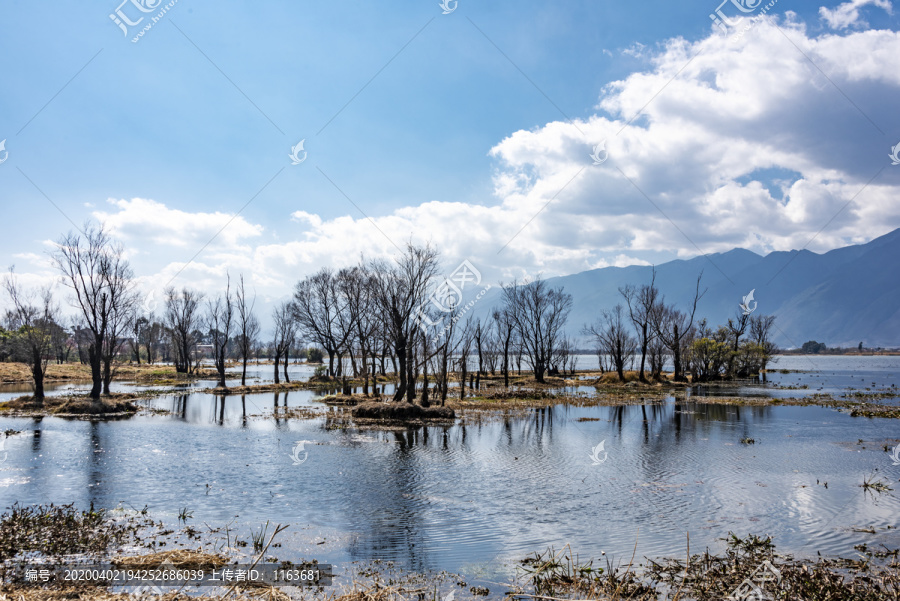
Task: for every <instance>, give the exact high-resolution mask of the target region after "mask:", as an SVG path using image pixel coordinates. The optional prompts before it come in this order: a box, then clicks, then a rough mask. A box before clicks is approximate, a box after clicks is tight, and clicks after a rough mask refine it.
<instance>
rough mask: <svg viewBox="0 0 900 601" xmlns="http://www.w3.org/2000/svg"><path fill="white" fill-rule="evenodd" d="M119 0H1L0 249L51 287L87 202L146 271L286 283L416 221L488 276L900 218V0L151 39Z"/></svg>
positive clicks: (286, 5) (429, 15)
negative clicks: (764, 11) (302, 153)
mask: <svg viewBox="0 0 900 601" xmlns="http://www.w3.org/2000/svg"><path fill="white" fill-rule="evenodd" d="M142 1H143V2H144V5H145V6H146V5H148V4H149V6H151V7H154V6H155V5H156V4H157V3H158V2H157V0H142ZM135 2H136V3H140V2H139V0H135ZM751 4H752V0H751ZM855 4H858V5H859V6H858V7H857V6H854V5H855ZM164 5H165V4H163V5H162V6H164ZM451 5H452V3H451ZM839 5H840V7H839ZM117 6H118V2H117V1H116V0H113V1H112V2H110V3H109V4H108V5H107V4H105V3H103V2H95V3H91V5H90V6H85V5H84V3H75V2H68V1H58V2H44V3H34V2H25V1H24V0H20V1H6V2H3V3H2V4H0V48H2V54H3V56H4V57H5V60H4V61H3V62H2V64H0V74H2V81H3V86H2V90H3V93H2V94H0V139H3V138H6V150H7V151H8V152H9V156H8V160H7V161H5V162H4V163H3V164H0V198H2V206H3V215H4V217H5V220H6V223H7V227H6V231H5V234H6V235H5V236H4V237H3V239H2V240H0V247H2V248H0V253H2V256H3V258H4V259H5V260H6V262H7V263H8V264H11V263H15V264H16V266H17V271H18V272H20V273H24V274H25V275H26V276H28V277H31V278H32V279H33V281H35V282H37V281H39V280H40V279H41V278H47V277H48V276H49V274H50V273H51V272H50V270H49V267H48V266H47V264H46V258H45V253H46V251H47V249H48V248H49V244H48V243H49V241H52V240H54V239H57V238H58V237H59V236H60V234H62V233H64V232H66V231H67V230H70V229H72V227H73V226H72V223H71V222H74V223H75V224H76V225H79V226H80V225H81V224H82V223H83V222H84V221H85V220H86V219H89V218H94V219H98V218H99V219H103V220H105V221H107V223H108V225H109V227H110V228H111V229H112V231H113V232H114V233H115V234H116V235H117V236H118V237H119V238H120V239H121V240H122V241H123V242H124V243H125V245H126V247H127V248H128V249H129V253H130V257H131V260H132V262H133V264H134V266H135V269H136V272H137V273H138V275H140V276H141V277H142V278H143V280H142V285H144V286H145V287H151V288H152V287H153V286H157V287H159V286H162V285H164V284H167V283H169V282H172V283H174V284H175V285H195V286H199V287H206V288H210V287H214V286H215V285H216V284H215V282H221V281H222V280H223V277H224V273H225V271H228V272H230V273H232V274H233V275H234V274H236V273H237V272H244V273H246V274H247V275H248V277H251V278H253V281H254V285H255V286H256V287H257V288H258V289H259V290H260V291H261V292H262V293H263V294H266V295H270V296H272V297H277V296H279V295H280V294H285V293H287V292H288V290H289V288H290V286H291V285H292V284H293V282H294V281H296V279H297V278H299V277H300V276H302V275H303V274H305V273H308V272H310V271H313V270H315V269H316V268H318V267H319V266H321V265H323V264H330V265H338V266H340V265H343V264H347V263H348V262H352V261H354V260H356V258H357V257H358V256H359V253H360V252H367V253H369V254H378V253H390V252H392V251H393V250H394V249H393V245H394V244H402V243H403V242H404V241H406V240H413V241H414V242H424V241H431V242H432V243H434V244H435V245H437V246H438V247H439V248H440V249H441V250H442V251H443V252H444V255H445V258H446V259H447V262H448V265H449V266H450V267H452V265H450V264H452V263H454V262H456V263H458V262H459V261H460V260H462V259H463V258H471V259H472V261H473V263H475V264H476V265H478V266H479V268H480V269H482V270H483V271H484V272H485V273H486V274H488V275H489V276H490V277H491V278H492V279H495V278H500V277H507V278H508V277H513V276H521V275H525V274H533V273H536V272H543V273H544V274H545V275H559V274H564V273H572V272H577V271H582V270H584V269H589V268H593V267H602V266H604V265H624V264H629V263H648V262H653V263H658V262H661V261H665V260H670V259H673V258H677V257H688V256H693V255H696V254H698V253H699V252H701V251H702V252H717V251H722V250H727V249H728V248H731V247H733V246H745V247H748V248H751V249H752V250H755V251H756V252H767V251H769V250H773V249H779V250H785V249H788V248H800V247H802V246H804V245H805V244H809V245H810V246H809V247H810V248H811V249H813V250H826V249H828V248H831V247H834V246H840V245H843V244H847V243H851V242H862V241H865V240H867V239H871V238H873V237H876V236H878V235H880V234H883V233H885V232H886V231H889V230H890V229H893V228H896V227H900V213H898V210H897V208H896V205H897V204H898V203H896V201H893V202H892V199H894V198H896V191H897V190H896V186H897V185H898V184H900V177H898V174H900V167H896V169H897V170H898V171H897V172H896V173H895V172H892V171H890V159H889V158H888V156H887V155H888V154H889V152H890V149H891V146H892V145H894V144H897V143H898V142H900V120H898V117H897V115H896V113H897V111H896V98H897V91H898V90H897V88H898V87H900V84H898V81H897V79H896V77H897V76H896V72H897V69H896V63H895V61H896V57H897V56H900V53H894V52H893V51H892V50H891V49H892V48H896V47H897V44H898V40H897V36H896V31H897V29H898V21H897V19H898V15H897V13H896V11H895V10H894V9H893V7H892V5H891V3H890V2H887V0H874V1H864V0H854V1H853V2H847V3H838V2H813V3H811V2H803V3H798V2H790V1H788V0H780V1H779V2H778V3H776V4H775V5H774V7H773V8H772V9H771V12H770V16H769V17H767V18H766V19H764V20H763V21H762V22H760V23H759V24H758V25H757V26H756V27H755V28H754V29H752V30H751V31H749V32H748V33H747V34H746V35H745V36H744V38H743V39H742V40H740V41H733V42H729V41H728V40H727V38H726V37H725V36H722V35H720V34H719V32H717V31H716V30H715V29H714V27H713V25H712V22H711V20H710V18H709V14H710V13H711V12H713V11H714V10H715V9H716V8H717V6H718V2H716V1H707V0H691V1H684V2H670V1H665V2H664V1H644V2H630V3H626V2H611V1H606V0H595V1H593V2H566V3H564V4H561V5H556V4H551V3H546V2H529V1H517V2H507V1H499V2H491V3H476V2H470V1H468V0H459V2H458V4H456V8H455V10H454V11H453V12H452V13H450V14H447V15H444V14H442V9H441V7H440V6H439V2H438V1H437V0H429V1H420V2H392V3H376V2H371V3H358V2H354V3H351V2H340V1H338V2H334V1H332V2H316V1H309V0H307V1H303V2H300V1H284V2H280V1H272V2H266V3H250V2H227V3H225V2H210V1H198V0H179V1H178V2H176V3H175V5H174V6H173V7H172V8H171V9H170V10H169V11H168V12H167V13H166V14H165V15H164V16H163V17H162V18H161V19H160V20H159V22H158V23H156V24H155V25H154V26H153V28H152V29H150V30H149V31H147V32H146V33H145V35H144V36H143V37H142V38H140V39H139V41H138V42H137V43H133V42H132V41H131V39H132V37H133V35H129V36H127V37H126V36H125V35H123V32H122V31H121V30H120V29H119V28H118V27H117V26H116V25H115V24H114V23H113V21H112V20H111V19H110V18H109V15H110V14H111V13H113V12H114V11H115V10H116V8H117ZM162 6H160V7H158V8H157V9H156V10H154V11H153V12H149V13H146V15H144V13H142V12H140V11H139V10H137V9H136V8H135V4H132V2H131V1H130V0H129V1H128V2H126V3H125V4H124V5H123V6H122V11H123V12H124V13H125V14H127V15H129V16H130V17H131V18H133V19H136V18H137V17H138V16H141V15H144V16H145V19H144V22H145V23H146V22H148V21H149V18H150V17H151V16H153V15H155V14H157V12H158V10H159V9H161V8H162ZM823 6H824V8H825V12H824V13H823V12H822V11H821V10H820V8H821V7H823ZM841 7H842V8H841ZM728 8H731V7H730V6H729V7H728ZM828 11H840V12H830V13H829V12H828ZM751 14H755V13H751ZM828 15H831V16H830V17H829V16H828ZM141 25H143V23H142V24H141ZM139 27H140V26H138V27H133V28H131V32H132V33H136V32H137V31H138V30H139ZM785 34H787V35H785ZM779 36H780V37H779ZM788 38H790V39H788ZM404 46H405V48H404ZM401 49H402V50H401ZM873 49H874V50H873ZM699 50H702V53H701V54H700V58H698V59H696V60H695V61H693V62H688V60H687V59H689V58H690V56H692V55H693V54H694V53H695V51H699ZM801 50H802V52H801ZM876 50H877V51H880V52H883V54H878V52H876ZM703 61H706V62H703ZM686 64H688V65H689V66H688V67H687V68H685V65H686ZM680 69H684V70H683V71H680ZM888 72H890V74H888ZM798 73H799V74H801V75H802V74H803V73H805V74H806V75H802V76H801V77H800V79H803V78H806V79H804V81H802V82H799V83H798V79H797V77H796V75H797V74H798ZM769 75H771V79H768V76H769ZM807 80H808V81H807ZM704 90H705V92H704ZM706 92H710V93H716V94H720V95H721V98H718V99H715V98H713V99H709V98H707V99H706V100H704V98H705V96H704V94H705V93H706ZM694 94H697V95H696V96H694ZM756 95H759V98H756ZM707 101H708V102H710V103H711V104H710V106H709V107H706V106H704V102H707ZM648 102H649V105H648V106H647V109H646V110H645V111H644V112H643V113H642V114H641V116H640V117H638V118H637V119H635V120H634V121H633V122H631V123H630V124H629V123H628V122H629V120H630V119H631V117H632V116H634V115H635V114H637V113H638V109H640V108H641V107H643V106H644V105H645V104H647V103H648ZM728 103H730V104H729V105H728V106H725V105H726V104H728ZM743 103H746V106H743ZM710 107H712V108H710ZM735 107H740V108H739V110H738V109H737V108H735ZM570 120H571V121H570ZM767 127H772V128H773V129H772V130H771V131H766V128H767ZM617 132H621V133H617ZM579 136H580V137H581V138H582V139H578V138H579ZM707 136H708V137H707ZM301 139H304V140H305V149H306V151H307V152H308V155H307V160H305V161H304V162H303V163H301V164H300V165H291V161H290V159H289V157H288V155H289V153H290V150H291V147H292V146H294V145H295V144H297V143H298V142H299V141H300V140H301ZM603 139H609V140H610V141H609V142H608V147H609V149H610V161H609V162H607V163H605V164H603V165H600V166H599V169H596V170H593V169H594V167H598V166H594V165H592V164H591V160H590V158H589V156H588V154H589V153H590V152H591V147H592V145H594V144H597V143H599V142H600V141H601V140H603ZM686 144H688V146H685V145H686ZM690 144H692V146H691V145H690ZM732 151H733V152H734V154H735V157H730V156H729V155H730V153H731V152H732ZM707 152H708V153H710V154H709V155H706V153H707ZM741 156H743V157H747V158H746V162H747V164H746V165H741V166H737V167H736V166H735V165H736V164H739V163H741V160H742V159H740V157H741ZM0 158H2V155H0ZM617 161H618V162H617ZM885 165H887V166H888V168H887V169H886V170H884V171H883V172H881V173H880V174H879V175H878V176H876V180H875V181H874V182H873V184H870V186H869V187H868V188H865V189H864V192H863V195H862V196H859V197H854V194H855V193H856V192H854V191H858V190H859V189H860V188H862V187H863V185H864V184H865V183H866V182H867V181H869V179H870V178H871V177H872V176H875V175H876V172H878V170H879V168H881V167H883V166H885ZM585 167H588V168H590V169H592V170H591V171H584V172H582V171H581V170H582V168H585ZM603 169H605V171H601V170H603ZM573 177H574V179H573ZM569 182H571V183H569ZM348 197H349V200H348ZM48 199H49V200H48ZM134 199H141V200H138V201H135V200H134ZM251 199H252V201H251ZM851 199H852V200H851ZM111 200H112V201H114V202H110V201H111ZM848 200H850V201H851V204H850V205H849V206H848V207H847V208H845V209H843V210H840V209H841V207H842V206H843V205H845V204H846V202H847V201H848ZM51 201H52V202H51ZM53 203H55V205H56V207H58V209H57V208H56V207H54V204H53ZM248 203H249V204H248ZM547 203H549V204H547ZM354 204H355V205H356V206H354ZM545 204H546V209H542V207H543V206H544V205H545ZM242 207H244V208H243V210H242V212H241V213H240V216H239V217H238V218H236V219H234V220H232V217H233V215H234V214H235V213H236V212H237V211H239V210H241V209H242ZM357 207H358V208H357ZM363 213H364V214H365V215H367V216H368V217H371V218H372V220H373V221H374V224H373V223H372V222H370V221H369V220H368V219H366V218H365V217H363V215H362V214H363ZM535 215H536V216H535ZM833 215H836V218H835V220H834V223H833V226H829V228H830V229H827V230H826V231H824V232H823V233H821V234H817V232H819V231H820V230H821V228H822V226H823V225H825V224H826V222H827V221H828V219H829V218H830V217H831V216H833ZM532 218H533V221H531V219H532ZM70 220H71V222H70ZM786 221H787V223H786ZM225 224H228V226H227V227H226V228H225V230H223V231H222V233H221V234H219V235H218V236H217V237H216V238H215V239H214V240H213V242H212V243H210V244H209V245H208V246H206V247H205V249H204V250H203V252H201V253H200V255H199V256H197V258H196V259H194V261H193V262H192V263H191V264H190V265H188V266H187V267H186V268H185V263H186V262H187V261H188V260H189V259H191V257H193V256H194V255H195V254H196V253H197V252H198V251H200V250H201V249H203V248H204V246H205V245H206V244H207V243H208V242H209V241H210V239H212V238H213V236H215V234H216V233H217V232H218V231H219V230H220V229H221V228H222V227H223V226H224V225H225ZM526 224H528V225H527V226H526ZM376 226H377V227H376ZM523 226H526V227H525V229H524V230H522V232H521V233H519V234H518V235H516V236H515V239H514V241H513V243H512V244H510V246H508V247H507V248H506V249H505V250H503V251H501V252H499V253H498V251H499V250H500V249H501V248H502V247H503V245H504V244H505V243H507V242H508V241H509V240H510V238H511V237H512V236H513V235H515V234H516V232H518V231H519V230H520V228H522V227H523ZM811 238H813V242H812V243H810V242H809V240H810V239H811ZM175 274H179V275H178V277H177V278H176V279H175V280H172V277H173V276H175Z"/></svg>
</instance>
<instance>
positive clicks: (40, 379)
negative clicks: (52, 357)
mask: <svg viewBox="0 0 900 601" xmlns="http://www.w3.org/2000/svg"><path fill="white" fill-rule="evenodd" d="M31 375H32V377H33V378H34V400H35V401H37V403H38V405H43V404H44V366H43V363H42V357H41V352H40V350H39V349H34V351H33V352H32V364H31Z"/></svg>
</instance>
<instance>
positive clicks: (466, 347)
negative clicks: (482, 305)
mask: <svg viewBox="0 0 900 601" xmlns="http://www.w3.org/2000/svg"><path fill="white" fill-rule="evenodd" d="M474 343H475V325H474V324H473V323H472V317H471V316H470V317H468V318H467V319H466V323H465V325H464V326H463V327H462V329H460V330H459V343H458V345H457V357H456V361H457V366H458V367H457V370H456V371H457V372H458V373H459V400H460V401H462V400H463V399H465V398H466V372H467V371H468V368H469V355H470V354H471V353H472V346H473V344H474Z"/></svg>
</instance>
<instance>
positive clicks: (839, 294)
mask: <svg viewBox="0 0 900 601" xmlns="http://www.w3.org/2000/svg"><path fill="white" fill-rule="evenodd" d="M653 269H654V268H653V267H650V266H639V265H632V266H629V267H604V268H601V269H592V270H589V271H584V272H581V273H576V274H573V275H567V276H559V277H554V278H548V279H547V282H548V283H549V284H550V285H551V286H553V287H556V286H563V287H564V288H565V290H566V292H568V293H570V294H571V295H572V297H573V307H572V312H571V314H570V315H569V320H568V323H567V326H566V328H567V332H568V334H569V335H570V336H573V337H575V338H576V339H583V338H584V337H583V336H582V335H581V333H580V332H581V328H582V326H583V325H584V324H588V323H593V322H595V321H596V320H597V319H598V317H599V316H600V313H601V311H602V310H603V309H609V308H612V307H614V306H615V305H616V304H617V303H623V304H624V300H623V298H622V296H621V294H620V293H619V288H621V287H623V286H626V285H628V284H633V285H635V286H640V285H641V284H646V283H649V282H650V278H651V276H652V270H653ZM655 269H656V286H657V287H658V288H659V290H660V292H661V293H662V294H663V295H664V296H665V300H666V302H668V303H675V304H676V305H678V306H679V307H680V308H681V309H682V310H686V309H689V308H690V302H691V301H692V299H693V295H694V289H695V286H696V280H697V277H698V275H700V274H701V272H702V274H703V275H702V280H701V284H700V290H701V291H704V290H705V293H704V295H703V297H702V298H701V299H700V302H699V303H698V308H697V315H698V317H705V318H707V320H708V322H709V323H710V325H713V326H716V325H718V324H722V323H725V321H726V320H727V319H728V318H729V317H731V316H733V315H734V314H735V311H736V310H738V305H739V304H740V303H741V301H742V299H743V297H744V296H745V295H747V294H748V293H749V292H750V291H751V290H752V291H753V293H754V295H753V296H754V300H755V302H756V303H758V304H757V306H756V309H755V311H756V313H759V314H765V315H775V316H776V320H775V326H776V327H775V328H774V339H775V342H776V343H777V344H778V345H779V346H781V347H782V348H786V349H790V348H797V347H799V346H801V345H802V344H803V343H804V342H806V341H808V340H816V341H818V342H824V343H825V344H826V345H828V346H829V347H836V346H856V345H857V344H859V343H860V342H862V343H863V345H864V346H865V347H869V348H874V347H886V348H890V347H897V346H900V229H897V230H894V231H892V232H890V233H888V234H885V235H884V236H881V237H879V238H876V239H874V240H872V241H870V242H868V243H866V244H859V245H853V246H846V247H843V248H837V249H834V250H831V251H829V252H826V253H822V254H817V253H814V252H811V251H809V250H792V251H776V252H772V253H769V254H767V255H765V256H760V255H758V254H756V253H754V252H752V251H749V250H746V249H742V248H736V249H733V250H730V251H728V252H724V253H716V254H710V255H703V256H699V257H695V258H693V259H689V260H676V261H670V262H668V263H663V264H661V265H657V266H656V267H655ZM499 299H500V289H499V288H498V287H494V288H492V289H490V290H489V291H488V292H487V293H486V294H485V295H484V297H483V298H482V299H481V300H480V301H479V302H478V303H477V304H476V305H475V306H474V307H473V309H472V311H473V314H474V315H475V316H479V317H481V318H482V319H485V318H489V317H490V311H491V308H492V307H493V306H494V305H495V304H497V303H498V302H499ZM750 306H751V307H752V306H753V305H752V304H751V305H750ZM579 346H580V345H579Z"/></svg>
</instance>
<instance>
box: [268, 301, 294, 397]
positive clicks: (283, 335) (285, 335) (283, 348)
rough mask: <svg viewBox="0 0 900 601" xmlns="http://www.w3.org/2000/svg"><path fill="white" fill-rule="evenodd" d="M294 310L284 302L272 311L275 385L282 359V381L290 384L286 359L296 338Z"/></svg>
mask: <svg viewBox="0 0 900 601" xmlns="http://www.w3.org/2000/svg"><path fill="white" fill-rule="evenodd" d="M295 315H296V308H295V307H294V305H293V303H291V302H290V301H284V302H281V303H279V304H278V305H276V306H275V308H274V309H273V310H272V320H273V321H274V323H275V338H274V347H275V349H274V351H275V383H276V384H278V383H279V376H278V365H279V362H280V361H281V359H282V358H284V380H285V382H290V381H291V380H290V378H289V377H288V359H289V354H290V350H291V345H292V344H294V340H295V338H296V337H297V320H296V319H295Z"/></svg>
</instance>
